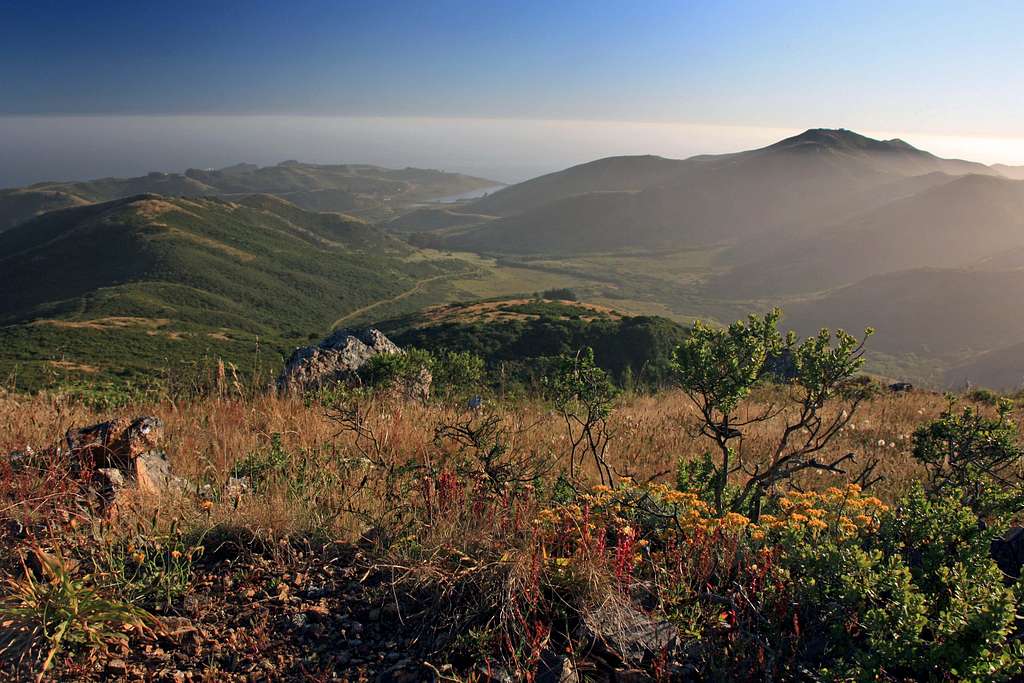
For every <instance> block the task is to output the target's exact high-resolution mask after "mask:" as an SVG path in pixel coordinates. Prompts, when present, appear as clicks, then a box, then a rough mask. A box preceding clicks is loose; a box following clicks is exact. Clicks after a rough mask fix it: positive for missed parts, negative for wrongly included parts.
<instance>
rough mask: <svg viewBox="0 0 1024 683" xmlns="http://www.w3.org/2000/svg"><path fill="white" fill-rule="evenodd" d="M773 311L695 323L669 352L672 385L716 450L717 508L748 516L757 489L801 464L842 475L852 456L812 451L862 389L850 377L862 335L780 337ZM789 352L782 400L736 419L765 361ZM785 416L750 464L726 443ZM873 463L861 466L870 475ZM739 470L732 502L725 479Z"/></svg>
mask: <svg viewBox="0 0 1024 683" xmlns="http://www.w3.org/2000/svg"><path fill="white" fill-rule="evenodd" d="M781 315H782V314H781V311H779V310H778V309H775V310H772V311H771V312H769V313H767V314H765V315H763V316H756V315H752V316H750V317H749V318H748V320H747V321H746V322H742V321H740V322H736V323H734V324H732V325H730V326H729V327H727V328H724V329H714V328H710V327H708V326H706V325H704V324H702V323H700V322H699V321H698V322H697V323H695V324H694V326H693V329H692V330H691V332H690V335H689V336H688V337H687V339H686V340H685V341H684V342H683V343H682V344H680V345H679V347H678V348H677V349H676V351H675V355H674V363H673V369H674V373H675V376H676V379H677V381H678V383H679V385H680V386H681V387H682V389H683V391H684V392H686V395H687V396H689V397H690V400H692V401H693V403H694V405H695V406H696V407H697V410H698V411H699V413H700V418H701V429H700V431H701V434H703V435H704V436H705V437H707V438H709V439H710V440H711V441H713V442H714V445H715V447H716V449H717V451H718V458H717V461H718V462H717V464H716V465H715V467H714V472H713V481H712V488H713V492H714V502H715V507H716V509H717V511H718V513H719V514H722V513H724V512H725V511H726V510H727V509H732V510H737V511H738V510H745V511H749V512H751V513H752V514H753V515H754V516H755V517H757V516H758V514H759V511H760V502H761V499H762V497H763V496H764V494H765V493H766V492H767V491H769V490H770V489H772V488H773V487H774V486H776V485H777V484H778V483H780V482H782V481H785V480H787V479H789V478H791V477H792V476H793V475H795V474H796V473H797V472H800V471H802V470H807V469H817V470H826V471H830V472H837V473H845V472H844V470H843V469H842V468H841V466H842V465H843V464H844V463H846V462H848V461H852V460H853V458H854V456H853V454H852V453H851V454H847V455H843V456H841V457H838V458H831V459H828V460H822V459H821V458H819V457H818V454H819V453H820V452H821V451H822V450H823V449H824V448H825V446H826V445H828V443H829V441H831V440H832V438H833V437H834V436H835V435H836V434H838V433H839V430H840V429H842V427H843V426H845V425H846V423H847V422H849V421H850V419H851V418H852V416H853V413H854V411H855V410H856V408H857V406H858V405H859V404H860V402H861V401H863V400H864V397H865V394H864V392H861V391H856V390H853V389H852V387H853V386H854V385H853V384H852V383H851V382H850V380H851V379H852V378H853V376H854V375H855V374H856V373H857V371H858V370H859V369H860V368H861V366H862V365H863V354H864V342H865V341H866V339H867V337H868V336H869V335H870V334H871V332H872V331H871V330H870V329H868V330H866V331H865V334H864V338H863V339H861V340H857V339H856V338H855V337H853V336H851V335H849V334H847V333H846V332H843V331H842V330H837V331H836V332H835V334H834V335H833V334H832V333H831V332H829V331H828V330H822V331H821V332H820V333H819V334H817V335H816V336H814V337H809V338H808V339H805V340H804V341H803V342H802V343H800V344H799V345H797V344H796V338H795V336H794V335H793V333H789V334H788V335H787V336H786V337H783V336H782V334H781V333H780V332H779V329H778V323H779V319H780V317H781ZM783 353H788V354H790V355H791V357H792V363H793V372H792V374H793V375H794V378H793V379H792V380H791V381H790V383H789V387H790V390H789V392H788V393H787V398H786V401H785V402H784V403H783V404H782V405H776V404H769V405H768V406H767V407H765V408H764V410H762V411H761V412H759V413H757V414H755V415H754V416H744V417H740V415H739V413H738V410H737V409H738V407H739V405H740V402H741V401H742V400H743V399H744V398H746V396H747V395H748V394H749V393H750V391H751V389H753V387H754V385H755V384H756V383H757V382H758V381H759V380H760V379H761V378H762V377H764V375H765V374H766V371H767V370H768V367H769V365H770V362H771V361H772V360H773V359H776V358H778V357H780V356H781V355H782V354H783ZM836 396H840V397H841V398H843V399H844V400H845V406H846V407H845V410H842V411H836V412H835V414H833V415H830V416H826V415H825V414H823V412H822V409H823V408H824V406H825V404H826V402H827V401H828V400H829V399H831V398H833V397H836ZM783 414H787V418H786V423H785V424H786V426H785V428H784V429H783V431H782V434H781V435H780V437H779V441H778V443H777V444H776V446H775V448H774V449H773V451H772V452H770V454H769V457H768V459H767V460H766V461H757V462H749V461H748V460H747V459H746V458H745V457H744V456H743V454H742V452H741V451H738V450H737V449H736V448H734V447H733V443H734V442H736V440H742V438H743V429H744V428H745V427H747V426H749V425H751V424H753V423H757V422H765V421H767V420H771V419H774V418H776V417H778V416H780V415H783ZM872 470H873V466H869V467H868V468H865V469H864V470H862V472H861V476H860V479H861V480H862V482H863V480H865V479H867V478H868V477H870V475H871V471H872ZM737 473H743V474H745V475H746V476H747V481H746V483H745V484H744V485H743V486H742V487H741V488H739V490H738V493H736V494H735V495H734V496H733V497H732V499H731V500H726V495H725V493H726V487H727V485H728V484H729V477H730V476H732V475H734V474H737Z"/></svg>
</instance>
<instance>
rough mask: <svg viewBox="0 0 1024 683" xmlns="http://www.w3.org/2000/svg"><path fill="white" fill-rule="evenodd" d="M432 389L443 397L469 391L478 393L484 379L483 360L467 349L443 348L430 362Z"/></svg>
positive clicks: (453, 396) (452, 396)
mask: <svg viewBox="0 0 1024 683" xmlns="http://www.w3.org/2000/svg"><path fill="white" fill-rule="evenodd" d="M431 373H432V374H433V385H432V386H433V390H434V393H435V394H438V395H441V396H444V397H445V398H449V399H450V398H455V397H456V396H459V395H460V394H465V393H466V392H469V391H475V392H477V393H480V391H481V389H480V387H481V384H482V383H483V379H484V360H483V358H480V357H479V356H477V355H476V354H474V353H471V352H469V351H450V350H443V351H441V353H440V354H438V355H437V356H436V357H435V358H434V359H433V362H432V364H431Z"/></svg>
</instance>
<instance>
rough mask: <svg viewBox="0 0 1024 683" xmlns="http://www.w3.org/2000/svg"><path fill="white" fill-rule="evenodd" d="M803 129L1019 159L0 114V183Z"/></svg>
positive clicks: (1008, 145)
mask: <svg viewBox="0 0 1024 683" xmlns="http://www.w3.org/2000/svg"><path fill="white" fill-rule="evenodd" d="M808 127H849V128H851V129H854V130H857V132H859V133H862V134H865V135H870V136H872V137H877V138H880V139H889V138H893V137H899V138H901V139H904V140H906V141H907V142H909V143H910V144H912V145H914V146H916V147H919V148H921V149H924V150H927V151H929V152H932V153H934V154H936V155H938V156H941V157H948V158H963V159H968V160H971V161H980V162H982V163H986V164H994V163H1001V164H1009V165H1024V137H1021V138H999V137H982V136H976V137H972V136H966V135H960V136H954V135H939V134H929V133H915V132H913V131H892V130H884V131H876V130H864V129H856V128H853V127H852V126H843V125H842V123H841V122H840V123H838V124H834V123H832V122H821V123H819V124H818V125H815V124H813V123H811V124H804V125H802V126H801V125H797V126H792V127H767V126H738V125H709V124H694V123H671V122H650V121H647V122H631V121H588V120H529V119H495V118H439V117H326V116H269V115H247V116H230V115H215V116H214V115H174V116H157V115H145V116H138V115H136V116H123V115H122V116H101V115H88V116H52V115H51V116H38V115H37V116H0V157H2V158H4V159H7V160H8V161H7V163H5V164H3V165H2V166H0V187H13V186H20V185H28V184H31V183H35V182H41V181H48V180H85V179H91V178H99V177H107V176H133V175H142V174H145V173H147V172H150V171H163V172H182V171H184V170H185V169H187V168H190V167H195V168H213V167H223V166H228V165H232V164H236V163H241V162H245V163H256V164H260V165H270V164H276V163H278V162H281V161H284V160H287V159H297V160H300V161H305V162H310V163H321V164H329V163H367V164H376V165H380V166H387V167H397V168H402V167H406V166H414V167H421V168H439V169H443V170H446V171H455V172H460V173H467V174H471V175H478V176H482V177H486V178H490V179H493V180H497V181H501V182H506V183H512V182H519V181H522V180H525V179H527V178H530V177H534V176H537V175H541V174H543V173H548V172H552V171H556V170H560V169H562V168H565V167H568V166H572V165H574V164H578V163H583V162H586V161H590V160H593V159H597V158H601V157H607V156H618V155H625V154H653V155H658V156H664V157H671V158H685V157H688V156H693V155H695V154H721V153H728V152H735V151H740V150H744V149H751V148H756V147H760V146H764V145H768V144H771V143H773V142H775V141H777V140H779V139H782V138H784V137H788V136H790V135H794V134H797V133H799V132H801V131H802V130H805V129H806V128H808Z"/></svg>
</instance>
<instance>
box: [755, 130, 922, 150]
mask: <svg viewBox="0 0 1024 683" xmlns="http://www.w3.org/2000/svg"><path fill="white" fill-rule="evenodd" d="M822 148H825V149H835V150H850V151H853V150H863V151H874V152H893V151H899V152H915V153H920V152H921V150H919V149H917V148H916V147H914V146H912V145H910V144H908V143H906V142H905V141H903V140H900V139H898V138H895V139H892V140H876V139H875V138H869V137H868V136H866V135H861V134H860V133H856V132H854V131H852V130H847V129H846V128H811V129H808V130H805V131H804V132H803V133H800V134H799V135H794V136H793V137H790V138H786V139H785V140H781V141H779V142H777V143H775V144H774V145H771V146H770V147H768V149H783V150H799V149H822Z"/></svg>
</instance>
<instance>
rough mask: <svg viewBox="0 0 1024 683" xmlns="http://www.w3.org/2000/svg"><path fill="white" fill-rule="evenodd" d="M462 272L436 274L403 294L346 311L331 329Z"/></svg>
mask: <svg viewBox="0 0 1024 683" xmlns="http://www.w3.org/2000/svg"><path fill="white" fill-rule="evenodd" d="M462 274H463V273H445V274H444V275H435V276H433V277H428V278H426V279H425V280H420V281H418V282H417V283H416V284H415V285H414V286H413V287H412V288H411V289H408V290H406V291H404V292H402V293H401V294H398V295H397V296H393V297H391V298H390V299H382V300H381V301H375V302H374V303H372V304H370V305H369V306H363V307H362V308H357V309H356V310H354V311H352V312H351V313H346V314H345V315H343V316H341V317H340V318H338V319H337V320H335V321H334V323H333V324H332V325H331V329H332V330H336V329H338V328H339V327H341V325H342V323H344V322H345V321H346V320H351V319H352V318H355V317H356V316H360V315H362V314H364V313H366V312H368V311H372V310H373V309H375V308H377V307H378V306H383V305H384V304H390V303H394V302H396V301H401V300H402V299H404V298H406V297H408V296H412V295H413V294H415V293H416V292H418V291H420V290H421V289H423V286H424V285H426V284H429V283H431V282H435V281H437V280H443V279H445V278H450V277H457V276H458V275H462Z"/></svg>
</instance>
